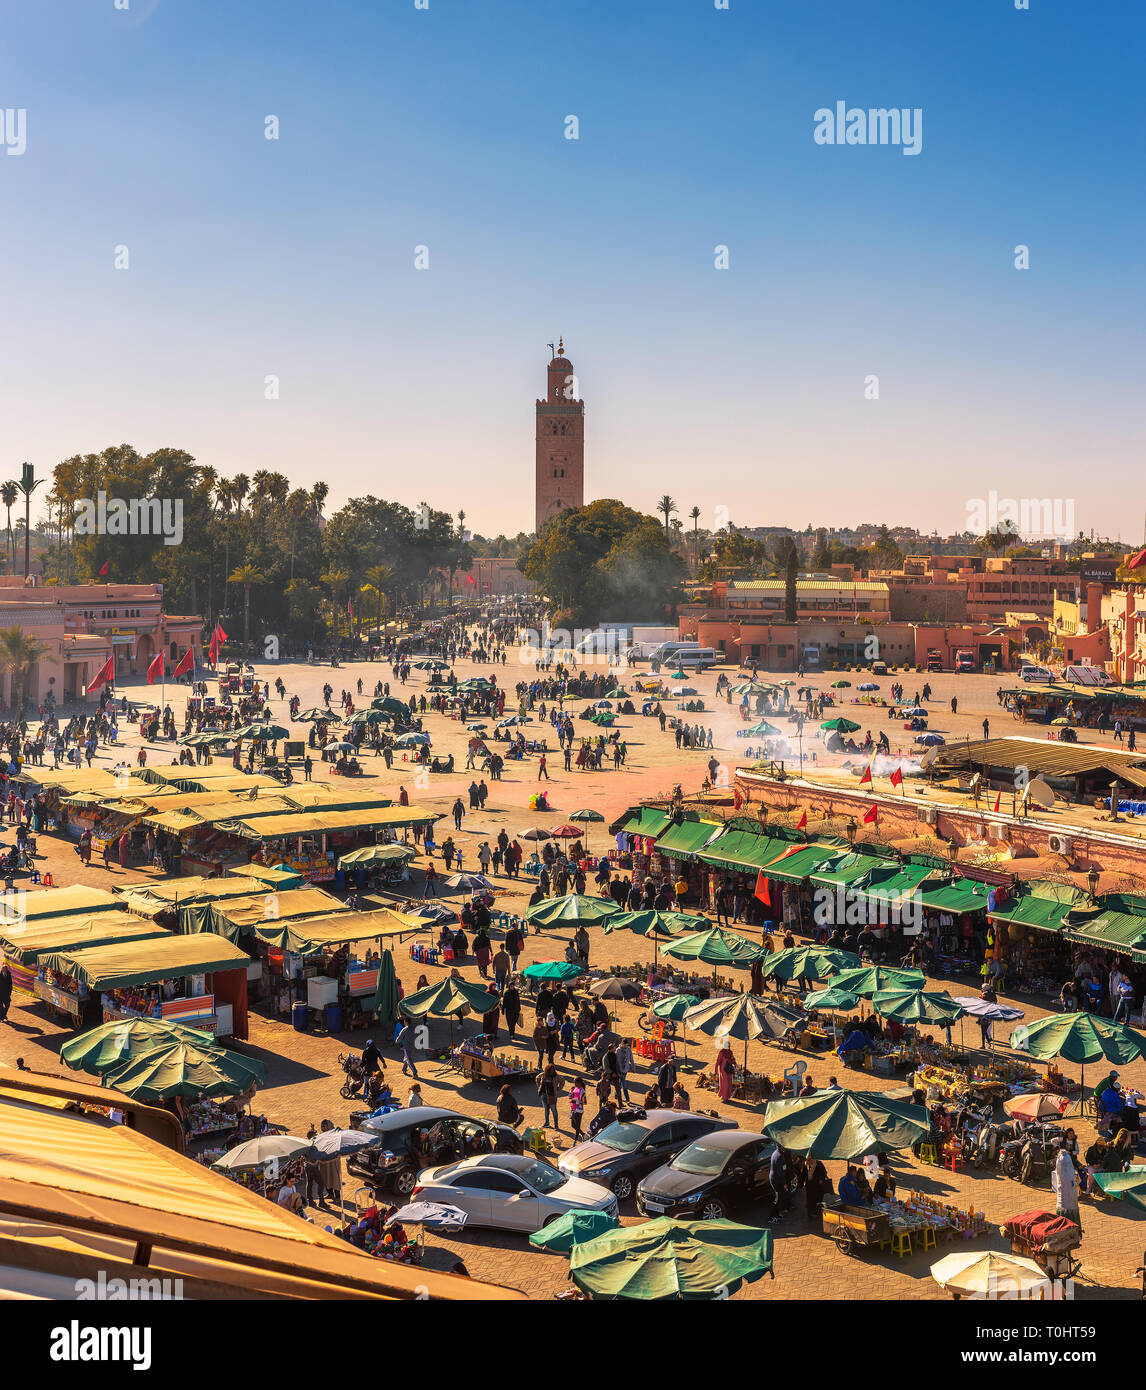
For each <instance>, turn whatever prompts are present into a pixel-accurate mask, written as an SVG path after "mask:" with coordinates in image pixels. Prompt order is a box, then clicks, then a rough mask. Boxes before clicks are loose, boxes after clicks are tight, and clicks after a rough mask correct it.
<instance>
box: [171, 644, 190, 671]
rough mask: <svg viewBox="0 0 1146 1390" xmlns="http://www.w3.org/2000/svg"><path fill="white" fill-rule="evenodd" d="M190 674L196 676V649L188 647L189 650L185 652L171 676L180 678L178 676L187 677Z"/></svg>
mask: <svg viewBox="0 0 1146 1390" xmlns="http://www.w3.org/2000/svg"><path fill="white" fill-rule="evenodd" d="M188 672H190V673H191V674H192V675H194V674H195V648H194V647H188V648H187V650H186V652H184V654H183V656H182V657H181V658H180V661H179V665H178V666H176V668H175V670H174V671H172V673H171V674H172V676H173V677H178V676H185V675H187V673H188Z"/></svg>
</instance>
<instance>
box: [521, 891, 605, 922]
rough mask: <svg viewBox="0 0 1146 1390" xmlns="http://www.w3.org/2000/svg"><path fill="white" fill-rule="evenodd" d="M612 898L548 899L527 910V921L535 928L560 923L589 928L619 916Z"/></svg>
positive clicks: (578, 895)
mask: <svg viewBox="0 0 1146 1390" xmlns="http://www.w3.org/2000/svg"><path fill="white" fill-rule="evenodd" d="M617 911H618V909H617V904H616V903H615V902H614V901H613V900H612V898H590V897H587V896H586V895H585V894H584V893H566V894H565V895H564V896H563V897H560V898H546V899H545V901H544V902H540V903H534V905H533V906H532V907H530V908H527V909H526V912H525V920H526V921H527V922H529V923H531V924H532V925H534V926H543V927H548V926H553V925H554V924H555V923H558V922H580V923H583V924H584V925H585V926H587V927H591V926H594V925H595V924H596V923H598V922H603V921H605V919H606V918H607V917H614V916H616V915H617Z"/></svg>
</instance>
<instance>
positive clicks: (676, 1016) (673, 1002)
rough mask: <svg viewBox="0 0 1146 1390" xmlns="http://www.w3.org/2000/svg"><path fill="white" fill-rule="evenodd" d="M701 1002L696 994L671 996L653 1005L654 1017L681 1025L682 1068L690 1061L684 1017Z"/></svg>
mask: <svg viewBox="0 0 1146 1390" xmlns="http://www.w3.org/2000/svg"><path fill="white" fill-rule="evenodd" d="M699 1003H700V1000H699V999H698V998H697V997H696V995H695V994H670V995H668V996H667V997H666V998H664V999H658V1000H657V1002H656V1003H655V1004H654V1005H653V1015H654V1017H656V1018H662V1019H665V1020H666V1021H671V1022H673V1023H679V1024H681V1047H682V1048H683V1049H684V1054H683V1056H682V1058H681V1066H682V1067H687V1066H688V1065H689V1061H688V1029H687V1028H686V1027H684V1016H685V1014H686V1013H688V1011H689V1009H695V1008H696V1006H697V1005H698V1004H699Z"/></svg>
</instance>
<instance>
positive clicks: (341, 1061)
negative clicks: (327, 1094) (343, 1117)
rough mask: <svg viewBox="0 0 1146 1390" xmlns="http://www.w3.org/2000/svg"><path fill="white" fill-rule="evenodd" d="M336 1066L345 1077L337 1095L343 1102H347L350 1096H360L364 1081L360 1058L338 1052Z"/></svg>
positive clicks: (364, 1075) (352, 1054)
mask: <svg viewBox="0 0 1146 1390" xmlns="http://www.w3.org/2000/svg"><path fill="white" fill-rule="evenodd" d="M338 1065H339V1066H340V1067H341V1068H342V1070H343V1072H344V1073H345V1075H346V1079H345V1080H344V1081H343V1083H342V1089H341V1090H340V1091H339V1093H338V1094H339V1095H340V1096H341V1097H342V1099H343V1100H349V1099H350V1098H351V1097H352V1096H356V1095H360V1094H361V1092H362V1083H363V1082H364V1081H365V1080H366V1073H365V1072H364V1071H363V1070H362V1059H361V1057H358V1056H355V1054H354V1053H347V1052H340V1053H339V1054H338Z"/></svg>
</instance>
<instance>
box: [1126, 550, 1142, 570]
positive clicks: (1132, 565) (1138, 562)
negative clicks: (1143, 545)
mask: <svg viewBox="0 0 1146 1390" xmlns="http://www.w3.org/2000/svg"><path fill="white" fill-rule="evenodd" d="M1143 565H1146V550H1139V551H1138V553H1137V554H1136V555H1131V557H1130V559H1129V560H1127V561H1126V568H1127V569H1128V570H1140V569H1141V568H1142V566H1143Z"/></svg>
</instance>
